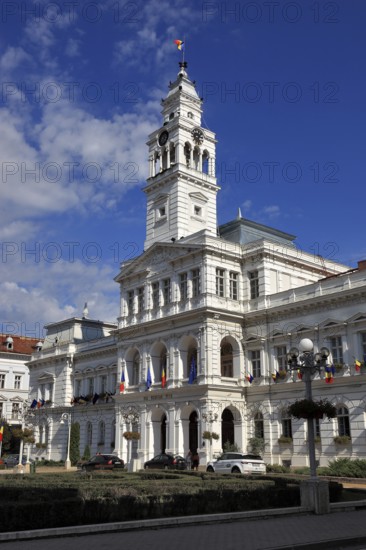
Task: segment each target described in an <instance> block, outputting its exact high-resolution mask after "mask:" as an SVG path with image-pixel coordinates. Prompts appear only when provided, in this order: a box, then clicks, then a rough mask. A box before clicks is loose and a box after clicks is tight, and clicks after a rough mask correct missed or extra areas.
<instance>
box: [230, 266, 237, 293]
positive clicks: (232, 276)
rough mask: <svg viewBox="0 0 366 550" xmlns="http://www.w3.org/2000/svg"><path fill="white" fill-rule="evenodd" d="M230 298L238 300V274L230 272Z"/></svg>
mask: <svg viewBox="0 0 366 550" xmlns="http://www.w3.org/2000/svg"><path fill="white" fill-rule="evenodd" d="M229 277H230V298H231V299H232V300H237V299H238V274H237V273H234V272H233V271H230V273H229Z"/></svg>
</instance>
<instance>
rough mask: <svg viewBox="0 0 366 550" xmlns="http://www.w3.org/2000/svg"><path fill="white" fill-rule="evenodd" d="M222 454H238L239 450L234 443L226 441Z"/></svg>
mask: <svg viewBox="0 0 366 550" xmlns="http://www.w3.org/2000/svg"><path fill="white" fill-rule="evenodd" d="M223 450H224V453H240V449H239V447H238V446H237V444H236V443H230V441H226V442H225V443H224V447H223Z"/></svg>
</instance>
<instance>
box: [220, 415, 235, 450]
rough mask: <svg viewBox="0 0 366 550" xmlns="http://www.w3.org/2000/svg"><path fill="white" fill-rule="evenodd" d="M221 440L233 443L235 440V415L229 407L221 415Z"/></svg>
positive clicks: (223, 443)
mask: <svg viewBox="0 0 366 550" xmlns="http://www.w3.org/2000/svg"><path fill="white" fill-rule="evenodd" d="M221 421H222V422H221V441H222V446H224V445H225V443H230V444H231V445H233V444H234V443H235V441H234V415H233V413H232V412H231V411H230V410H229V409H225V410H224V411H223V413H222V416H221Z"/></svg>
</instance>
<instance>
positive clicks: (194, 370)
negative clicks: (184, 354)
mask: <svg viewBox="0 0 366 550" xmlns="http://www.w3.org/2000/svg"><path fill="white" fill-rule="evenodd" d="M196 378H197V367H196V360H195V358H194V357H192V361H191V370H190V371H189V379H188V384H193V382H194V381H195V380H196Z"/></svg>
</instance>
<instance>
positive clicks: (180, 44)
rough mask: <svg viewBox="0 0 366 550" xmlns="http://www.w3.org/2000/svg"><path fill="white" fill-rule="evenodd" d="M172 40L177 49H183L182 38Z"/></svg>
mask: <svg viewBox="0 0 366 550" xmlns="http://www.w3.org/2000/svg"><path fill="white" fill-rule="evenodd" d="M173 42H174V44H176V45H177V48H178V50H184V42H182V40H173Z"/></svg>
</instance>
